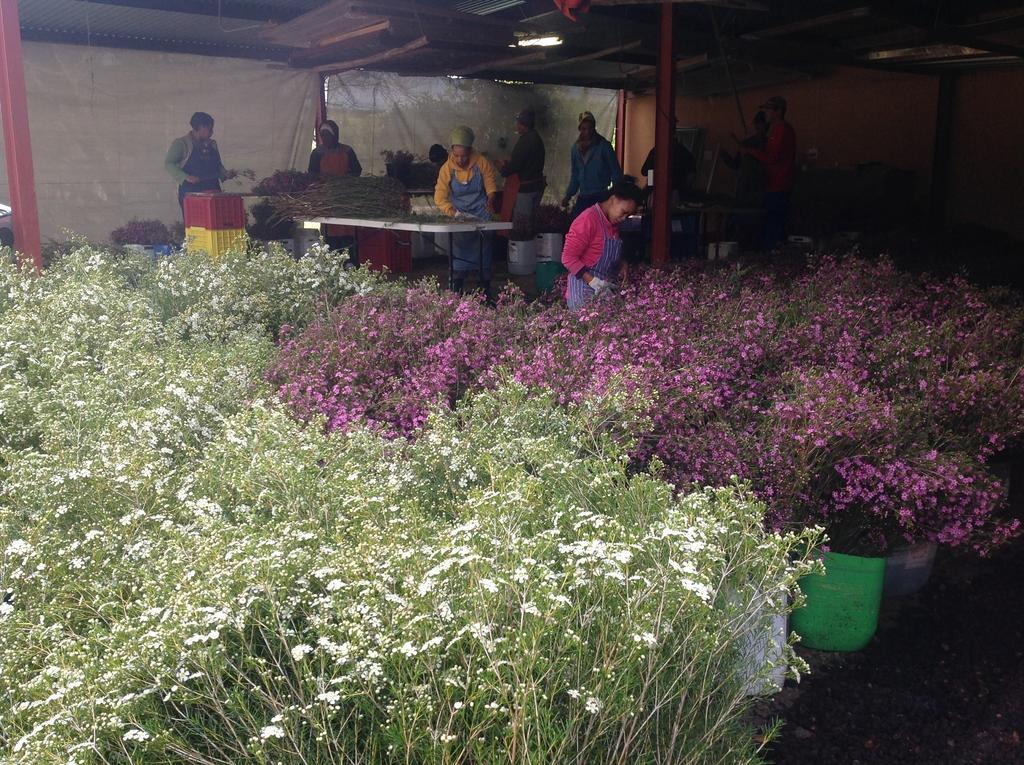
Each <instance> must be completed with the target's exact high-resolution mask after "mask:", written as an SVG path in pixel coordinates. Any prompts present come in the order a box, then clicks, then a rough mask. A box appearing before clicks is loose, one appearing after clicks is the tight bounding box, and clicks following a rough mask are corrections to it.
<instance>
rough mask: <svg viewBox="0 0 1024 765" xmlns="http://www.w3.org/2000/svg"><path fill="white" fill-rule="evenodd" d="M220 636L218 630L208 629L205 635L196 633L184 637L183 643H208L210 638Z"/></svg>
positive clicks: (213, 638) (214, 638)
mask: <svg viewBox="0 0 1024 765" xmlns="http://www.w3.org/2000/svg"><path fill="white" fill-rule="evenodd" d="M219 637H220V630H210V631H209V632H207V633H206V634H205V635H204V634H202V633H197V634H195V635H192V636H191V637H188V638H185V645H195V644H196V643H209V642H210V641H211V640H216V639H217V638H219Z"/></svg>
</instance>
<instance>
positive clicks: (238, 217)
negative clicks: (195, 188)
mask: <svg viewBox="0 0 1024 765" xmlns="http://www.w3.org/2000/svg"><path fill="white" fill-rule="evenodd" d="M245 223H246V220H245V205H244V204H242V197H241V196H239V195H238V194H221V193H219V192H212V193H198V194H186V195H185V227H186V228H191V227H194V228H205V229H209V230H210V231H223V230H224V229H229V228H245Z"/></svg>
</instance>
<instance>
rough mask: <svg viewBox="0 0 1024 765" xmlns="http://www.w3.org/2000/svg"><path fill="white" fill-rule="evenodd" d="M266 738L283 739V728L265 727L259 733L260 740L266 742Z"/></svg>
mask: <svg viewBox="0 0 1024 765" xmlns="http://www.w3.org/2000/svg"><path fill="white" fill-rule="evenodd" d="M268 738H284V728H282V727H281V726H280V725H267V726H266V727H265V728H263V730H261V731H260V739H261V740H262V741H266V740H267V739H268Z"/></svg>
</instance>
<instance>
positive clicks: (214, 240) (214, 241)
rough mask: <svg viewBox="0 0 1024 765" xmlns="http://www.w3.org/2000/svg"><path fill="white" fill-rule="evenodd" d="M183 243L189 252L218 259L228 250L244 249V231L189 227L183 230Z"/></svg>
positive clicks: (240, 229)
mask: <svg viewBox="0 0 1024 765" xmlns="http://www.w3.org/2000/svg"><path fill="white" fill-rule="evenodd" d="M185 243H186V244H185V246H186V247H187V249H188V251H189V252H205V253H206V254H207V255H209V256H210V257H211V258H219V257H220V256H221V255H223V254H224V253H225V252H227V251H228V250H237V249H240V248H243V247H245V229H244V228H225V229H220V230H211V229H208V228H200V227H198V226H189V227H188V228H186V229H185Z"/></svg>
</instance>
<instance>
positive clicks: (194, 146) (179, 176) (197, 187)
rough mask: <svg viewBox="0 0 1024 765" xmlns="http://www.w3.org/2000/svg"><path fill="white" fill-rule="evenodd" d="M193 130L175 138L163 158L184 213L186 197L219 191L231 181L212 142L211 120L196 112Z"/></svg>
mask: <svg viewBox="0 0 1024 765" xmlns="http://www.w3.org/2000/svg"><path fill="white" fill-rule="evenodd" d="M190 124H191V125H192V130H191V131H189V133H188V134H187V135H183V136H182V137H181V138H176V139H175V140H174V143H172V144H171V148H170V149H168V150H167V156H166V157H165V158H164V168H165V169H166V170H167V172H168V173H169V174H170V176H171V177H172V178H173V179H174V180H176V181H177V182H178V204H179V205H180V206H181V208H182V212H184V209H185V195H186V194H188V193H190V192H193V191H220V182H221V181H223V180H225V179H227V178H229V177H231V176H230V174H229V173H228V171H227V170H225V169H224V164H223V163H222V162H221V159H220V150H219V149H218V148H217V142H216V141H214V140H213V117H211V116H210V115H209V114H207V113H206V112H196V113H195V114H193V115H192V119H191V120H190Z"/></svg>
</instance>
